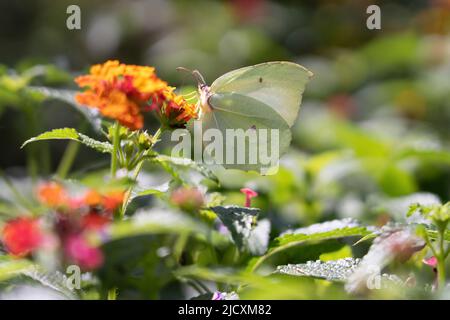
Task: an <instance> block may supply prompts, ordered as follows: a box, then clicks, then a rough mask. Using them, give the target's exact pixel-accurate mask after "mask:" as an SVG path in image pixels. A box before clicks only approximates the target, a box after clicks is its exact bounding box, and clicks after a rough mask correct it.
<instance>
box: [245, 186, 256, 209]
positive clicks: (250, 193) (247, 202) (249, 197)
mask: <svg viewBox="0 0 450 320" xmlns="http://www.w3.org/2000/svg"><path fill="white" fill-rule="evenodd" d="M241 192H242V193H243V194H245V206H246V207H250V204H251V201H252V198H254V197H256V196H258V192H256V191H254V190H252V189H250V188H242V189H241Z"/></svg>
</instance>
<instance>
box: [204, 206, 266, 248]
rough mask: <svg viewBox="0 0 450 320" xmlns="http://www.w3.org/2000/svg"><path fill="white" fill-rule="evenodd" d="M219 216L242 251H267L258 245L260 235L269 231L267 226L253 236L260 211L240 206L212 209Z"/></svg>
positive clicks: (264, 225) (263, 226)
mask: <svg viewBox="0 0 450 320" xmlns="http://www.w3.org/2000/svg"><path fill="white" fill-rule="evenodd" d="M211 210H212V211H214V213H216V214H217V216H218V217H219V219H220V220H221V221H222V223H223V224H224V225H225V226H226V227H227V228H228V230H229V231H230V233H231V237H232V238H233V241H234V243H235V244H236V246H237V247H238V248H239V250H241V251H245V250H247V249H250V248H251V250H253V251H255V252H261V251H265V250H263V249H264V248H263V247H264V245H262V244H258V238H260V237H261V236H260V235H259V233H265V232H266V231H267V230H266V229H270V225H269V228H267V226H266V224H263V225H262V227H260V228H261V230H258V232H257V233H253V234H252V230H253V229H254V227H255V223H256V216H257V215H258V214H259V211H260V210H259V209H256V208H245V207H238V206H225V207H223V206H216V207H212V208H211Z"/></svg>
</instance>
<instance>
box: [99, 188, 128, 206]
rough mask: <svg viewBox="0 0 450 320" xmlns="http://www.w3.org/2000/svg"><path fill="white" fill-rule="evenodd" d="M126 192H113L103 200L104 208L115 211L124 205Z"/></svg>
mask: <svg viewBox="0 0 450 320" xmlns="http://www.w3.org/2000/svg"><path fill="white" fill-rule="evenodd" d="M124 197H125V192H123V191H111V192H109V193H107V194H106V195H105V196H104V198H103V207H104V208H105V209H106V210H109V211H114V210H116V209H117V208H118V207H119V206H120V205H122V203H123V199H124Z"/></svg>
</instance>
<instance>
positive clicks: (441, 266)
mask: <svg viewBox="0 0 450 320" xmlns="http://www.w3.org/2000/svg"><path fill="white" fill-rule="evenodd" d="M444 232H445V229H444V230H443V232H440V233H439V254H438V255H437V256H436V258H437V260H438V265H437V273H438V275H437V276H438V287H439V288H440V289H443V288H444V287H445V249H444Z"/></svg>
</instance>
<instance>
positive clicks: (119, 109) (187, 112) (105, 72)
mask: <svg viewBox="0 0 450 320" xmlns="http://www.w3.org/2000/svg"><path fill="white" fill-rule="evenodd" d="M75 82H76V83H77V84H78V85H79V86H80V87H82V88H87V90H86V91H85V92H83V93H79V94H77V95H76V96H75V98H76V100H77V101H78V102H79V103H81V104H84V105H86V106H88V107H92V108H97V109H98V110H99V111H100V113H101V114H102V115H103V116H105V117H108V118H111V119H115V120H117V121H119V122H120V123H121V124H122V125H124V126H126V127H128V128H129V129H131V130H137V129H141V128H142V127H143V126H144V119H143V114H142V113H143V112H144V111H150V110H158V112H159V114H160V115H161V116H162V120H163V121H164V123H165V124H167V125H169V126H170V127H180V126H184V124H186V122H187V121H189V120H190V119H191V118H193V117H196V116H197V114H196V108H195V106H194V105H192V104H189V103H187V102H186V100H184V98H183V97H181V96H177V95H175V94H174V92H173V90H174V89H175V88H173V87H169V86H168V85H167V82H165V81H163V80H161V79H160V78H158V77H157V76H156V74H155V69H154V68H152V67H145V66H135V65H126V64H123V63H120V62H119V61H117V60H113V61H107V62H105V63H104V64H97V65H94V66H92V67H91V70H90V74H89V75H84V76H80V77H77V78H76V79H75Z"/></svg>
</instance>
